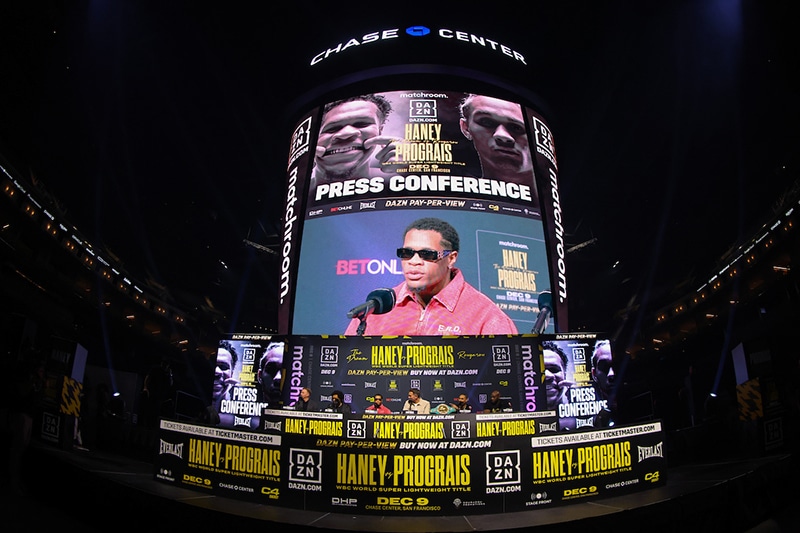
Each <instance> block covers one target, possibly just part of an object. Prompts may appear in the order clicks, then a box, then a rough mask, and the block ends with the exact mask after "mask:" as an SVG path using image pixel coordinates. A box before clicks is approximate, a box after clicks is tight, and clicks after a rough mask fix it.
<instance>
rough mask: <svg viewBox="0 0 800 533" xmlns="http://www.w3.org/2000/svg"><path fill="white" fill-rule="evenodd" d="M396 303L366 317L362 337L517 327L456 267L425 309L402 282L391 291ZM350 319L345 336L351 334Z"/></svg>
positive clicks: (481, 332)
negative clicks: (389, 309)
mask: <svg viewBox="0 0 800 533" xmlns="http://www.w3.org/2000/svg"><path fill="white" fill-rule="evenodd" d="M394 291H395V293H396V294H397V304H396V305H395V306H394V309H392V310H391V311H389V312H388V313H384V314H382V315H369V316H368V317H367V328H366V330H365V331H364V335H376V336H377V335H506V334H512V335H514V334H516V333H517V327H516V326H515V325H514V322H513V321H512V320H511V319H510V318H508V316H507V315H506V314H505V313H504V312H503V311H501V310H500V308H499V307H497V305H495V303H494V302H493V301H492V300H491V299H489V297H488V296H486V295H485V294H483V293H481V292H479V291H478V290H477V289H475V288H474V287H473V286H472V285H470V284H469V283H467V282H466V280H465V279H464V275H463V274H462V273H461V271H460V270H459V269H457V268H454V269H452V273H451V279H450V283H448V284H447V286H445V288H444V289H442V290H441V291H439V293H438V294H437V295H436V296H434V297H433V298H431V301H430V302H428V305H427V307H424V308H423V307H422V306H421V305H420V304H419V303H417V301H416V299H415V298H414V294H413V293H412V292H410V291H409V290H408V288H407V287H406V283H405V281H404V282H403V283H401V284H400V285H398V286H397V287H395V288H394ZM358 325H359V320H358V319H357V318H356V319H353V320H351V321H350V324H349V325H348V326H347V331H345V335H355V334H356V330H357V328H358Z"/></svg>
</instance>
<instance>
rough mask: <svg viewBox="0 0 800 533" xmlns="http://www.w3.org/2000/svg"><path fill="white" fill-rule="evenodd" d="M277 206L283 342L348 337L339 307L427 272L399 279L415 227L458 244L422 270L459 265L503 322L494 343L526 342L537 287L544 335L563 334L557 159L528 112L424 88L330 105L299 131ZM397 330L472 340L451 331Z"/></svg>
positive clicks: (538, 120) (453, 327)
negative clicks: (446, 230)
mask: <svg viewBox="0 0 800 533" xmlns="http://www.w3.org/2000/svg"><path fill="white" fill-rule="evenodd" d="M285 205H286V211H285V216H284V235H283V247H282V263H281V280H280V327H279V331H280V332H281V333H287V334H288V333H292V334H299V335H338V334H344V333H345V331H346V330H347V328H348V325H349V324H350V319H349V318H348V316H347V312H348V310H350V309H351V308H353V307H355V306H357V305H359V304H361V303H363V302H364V301H365V299H366V297H367V295H368V294H369V293H370V292H371V291H373V290H374V289H377V288H394V289H395V290H396V292H399V288H400V287H402V286H403V283H405V282H406V281H407V280H408V279H409V278H408V276H414V275H415V274H416V275H422V274H421V273H420V272H411V273H409V272H406V273H405V274H404V272H403V260H401V259H400V258H399V257H398V256H397V249H398V248H401V247H404V233H405V229H406V228H407V227H408V226H409V225H410V224H412V223H414V222H416V221H419V220H420V219H423V218H425V219H431V218H433V219H439V220H441V221H443V222H444V223H446V224H447V225H449V226H450V227H452V228H453V229H454V231H455V232H456V234H457V235H458V238H459V240H460V247H459V250H458V254H453V255H452V257H450V258H447V257H441V258H439V259H437V260H436V261H429V262H441V263H440V264H450V265H451V267H453V268H455V269H458V271H460V272H461V274H462V275H463V281H464V282H465V283H466V284H467V285H469V286H471V287H474V288H475V289H477V291H478V292H479V293H481V294H483V295H485V296H486V297H488V299H489V300H490V301H491V303H492V304H494V305H495V306H496V307H497V308H498V310H499V311H500V312H501V313H502V316H501V317H500V318H499V319H497V320H499V321H501V322H502V321H506V320H507V319H506V318H505V317H507V318H508V319H510V321H511V322H512V323H513V327H508V328H506V330H503V331H497V333H511V334H513V333H529V332H531V329H532V327H533V324H534V322H535V320H536V317H537V316H538V314H539V307H538V297H539V295H540V294H541V293H542V292H544V291H550V292H551V293H552V294H553V304H554V305H553V307H554V314H555V320H554V321H552V323H551V325H550V326H549V329H548V330H547V331H549V332H552V331H556V330H558V331H563V330H565V328H566V327H567V324H566V303H567V289H566V272H565V269H564V254H565V248H564V241H563V228H562V227H561V205H560V199H559V195H558V180H557V167H556V159H555V149H554V144H553V141H552V135H551V134H550V131H549V129H548V128H547V125H546V123H545V122H544V120H543V118H542V117H541V115H539V114H538V113H537V112H536V111H534V110H532V109H529V108H526V107H524V106H522V105H520V104H518V103H515V102H511V101H508V100H503V99H499V98H494V97H491V96H487V95H474V94H470V93H461V92H449V91H429V90H409V91H392V92H384V93H378V94H365V95H358V96H354V97H352V98H350V99H347V100H344V101H336V102H331V103H329V104H328V105H326V106H323V107H322V108H319V109H314V110H312V111H311V112H309V113H308V114H307V115H306V116H304V117H303V118H302V119H301V120H300V122H299V123H298V125H297V127H296V129H295V132H294V134H293V137H292V142H291V149H290V154H289V160H288V168H287V194H286V204H285ZM418 248H419V249H422V248H431V247H430V246H428V247H418ZM428 266H430V265H428ZM453 315H458V311H456V312H454V313H453ZM473 323H474V321H473ZM514 329H515V330H516V331H514ZM383 333H384V332H382V331H376V332H372V334H383ZM393 333H397V332H396V331H394V332H393ZM402 333H403V334H425V335H428V334H434V335H435V334H457V335H464V334H477V333H478V332H475V331H469V330H468V329H467V326H466V325H465V324H460V323H455V324H442V325H441V327H440V329H439V330H436V331H434V332H430V331H426V332H424V333H420V332H419V331H403V332H402ZM480 333H483V332H480Z"/></svg>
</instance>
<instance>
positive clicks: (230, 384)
mask: <svg viewBox="0 0 800 533" xmlns="http://www.w3.org/2000/svg"><path fill="white" fill-rule="evenodd" d="M283 352H284V343H283V342H282V341H277V340H272V336H271V335H260V334H246V333H234V334H231V335H228V336H226V337H224V338H223V339H221V340H220V342H219V346H218V347H217V356H216V363H215V365H214V382H213V386H212V397H211V407H212V410H213V413H214V414H213V415H212V420H213V421H214V422H215V423H216V424H217V425H219V426H221V427H227V428H234V427H236V428H250V429H256V428H258V427H259V426H260V425H261V416H260V415H261V413H262V412H263V410H264V409H266V408H267V407H269V406H270V405H272V406H278V405H279V404H280V401H281V388H282V386H283V383H282V381H283V378H284V375H285V373H284V371H283Z"/></svg>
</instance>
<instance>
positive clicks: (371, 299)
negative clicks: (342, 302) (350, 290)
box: [347, 289, 397, 319]
mask: <svg viewBox="0 0 800 533" xmlns="http://www.w3.org/2000/svg"><path fill="white" fill-rule="evenodd" d="M396 298H397V297H396V296H395V294H394V289H375V290H374V291H372V292H371V293H369V294H368V295H367V301H366V302H364V303H363V304H361V305H357V306H355V307H354V308H352V309H351V310H349V311H348V312H347V318H360V319H364V318H366V317H367V315H370V314H375V315H382V314H383V313H388V312H389V311H391V310H392V308H393V307H394V302H395V299H396Z"/></svg>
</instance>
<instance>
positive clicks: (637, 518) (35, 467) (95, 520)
mask: <svg viewBox="0 0 800 533" xmlns="http://www.w3.org/2000/svg"><path fill="white" fill-rule="evenodd" d="M25 463H26V464H25V466H26V470H27V472H28V476H26V479H28V489H27V491H26V494H25V496H24V497H22V496H20V495H15V494H11V498H5V499H4V503H3V507H6V508H7V509H6V511H7V512H9V511H10V512H12V513H13V511H14V510H17V511H20V510H22V509H25V510H26V514H27V515H28V518H29V519H31V520H33V523H31V525H33V524H34V523H36V521H37V520H39V521H42V520H44V521H47V522H46V523H53V521H56V524H55V525H57V524H58V523H59V522H61V523H62V525H76V524H80V525H81V527H83V528H84V529H83V531H93V530H95V529H96V530H97V531H101V530H108V528H109V527H117V526H123V527H126V529H129V528H133V527H145V528H148V530H150V531H174V530H175V528H186V527H187V526H191V527H193V528H195V529H197V528H198V527H199V528H200V529H201V530H207V529H216V528H217V527H226V528H227V527H231V526H232V527H235V528H238V527H242V528H250V527H253V528H256V527H264V526H273V525H274V526H276V527H278V524H281V525H284V526H285V525H289V526H292V525H294V526H301V527H303V528H304V529H306V530H308V529H311V530H315V531H340V532H341V531H396V532H422V531H428V532H462V531H497V530H526V529H528V528H536V531H544V532H547V531H576V532H578V531H580V532H582V533H586V532H589V531H606V530H614V531H648V532H659V531H664V532H666V531H686V530H690V531H704V532H707V531H725V532H730V531H752V532H755V531H758V532H767V531H783V530H788V529H782V528H781V526H782V527H784V528H788V527H789V524H788V523H786V522H787V520H788V519H789V506H791V505H793V504H794V503H795V502H794V498H792V497H791V493H793V492H794V491H791V490H789V489H787V487H791V486H793V482H794V481H795V480H796V479H797V477H798V472H800V469H798V461H797V458H796V454H791V453H777V454H773V455H763V456H752V457H727V458H720V459H719V460H718V461H713V460H712V461H708V460H707V461H702V462H688V463H685V464H681V465H680V466H676V467H674V468H669V470H668V482H667V484H666V485H664V486H660V487H655V488H653V489H649V490H645V491H642V492H638V493H634V494H628V495H625V496H620V497H611V498H605V499H602V500H600V499H598V500H592V501H580V502H577V503H573V504H569V505H562V506H558V507H553V508H546V509H537V510H535V511H526V512H511V513H504V514H491V515H470V516H442V517H397V516H395V517H381V516H364V515H348V514H340V513H335V514H334V513H314V512H307V511H304V512H299V511H297V510H294V509H285V508H280V507H274V506H267V505H261V504H255V503H249V502H243V501H240V500H234V499H229V498H224V497H219V496H211V495H205V494H203V493H200V492H197V491H195V490H189V489H184V488H180V487H174V486H170V485H166V484H164V483H161V482H158V481H156V480H155V479H154V476H153V474H154V472H153V465H152V463H150V462H148V461H147V460H144V459H143V458H140V459H133V458H131V457H129V456H126V455H121V454H118V453H111V452H107V451H98V450H83V449H79V448H72V449H69V450H64V449H60V448H57V447H54V446H51V445H49V444H45V443H41V442H35V443H33V445H32V448H31V449H30V450H29V453H28V457H27V459H26V462H25ZM34 480H35V482H36V484H35V485H33V483H34ZM15 498H16V499H17V500H16V501H17V503H16V504H15V503H14V502H15ZM20 498H21V500H20ZM34 500H36V501H41V502H42V505H43V506H44V507H43V509H44V511H43V512H44V513H46V514H47V516H38V517H37V516H36V514H35V513H36V510H35V507H36V504H35V503H33V501H34ZM20 502H21V503H20ZM32 512H33V513H34V514H33V515H31V513H32ZM59 513H61V514H59ZM109 515H110V516H109ZM6 516H8V514H7V515H6ZM109 520H110V521H111V523H109ZM26 521H27V519H26ZM40 525H42V524H40Z"/></svg>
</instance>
